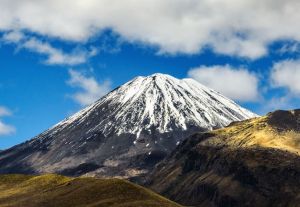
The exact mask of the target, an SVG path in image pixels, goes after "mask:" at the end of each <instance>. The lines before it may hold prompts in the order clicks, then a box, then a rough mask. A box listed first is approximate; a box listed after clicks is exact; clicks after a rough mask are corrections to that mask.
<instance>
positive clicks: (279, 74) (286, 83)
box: [271, 60, 300, 95]
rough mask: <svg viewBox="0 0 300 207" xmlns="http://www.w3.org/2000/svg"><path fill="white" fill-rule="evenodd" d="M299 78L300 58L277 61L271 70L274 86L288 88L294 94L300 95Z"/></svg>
mask: <svg viewBox="0 0 300 207" xmlns="http://www.w3.org/2000/svg"><path fill="white" fill-rule="evenodd" d="M299 78H300V60H285V61H281V62H277V63H275V64H274V66H273V68H272V70H271V82H272V86H273V87H284V88H287V89H288V90H289V91H290V92H291V93H292V94H294V95H300V81H299Z"/></svg>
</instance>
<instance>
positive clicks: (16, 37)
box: [2, 31, 25, 43]
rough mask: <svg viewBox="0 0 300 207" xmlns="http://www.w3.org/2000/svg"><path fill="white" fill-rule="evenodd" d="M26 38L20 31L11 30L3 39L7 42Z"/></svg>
mask: <svg viewBox="0 0 300 207" xmlns="http://www.w3.org/2000/svg"><path fill="white" fill-rule="evenodd" d="M24 38H25V36H24V34H23V33H22V32H20V31H11V32H7V33H5V34H4V35H3V37H2V40H3V41H4V42H6V43H18V42H20V41H21V40H23V39H24Z"/></svg>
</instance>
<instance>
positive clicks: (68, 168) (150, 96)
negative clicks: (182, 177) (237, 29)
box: [0, 74, 257, 177]
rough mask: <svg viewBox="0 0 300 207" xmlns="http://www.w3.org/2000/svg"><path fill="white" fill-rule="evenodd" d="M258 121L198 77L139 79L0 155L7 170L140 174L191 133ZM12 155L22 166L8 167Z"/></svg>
mask: <svg viewBox="0 0 300 207" xmlns="http://www.w3.org/2000/svg"><path fill="white" fill-rule="evenodd" d="M255 116H257V115H255V114H254V113H252V112H250V111H248V110H246V109H244V108H242V107H240V106H239V105H237V104H236V103H235V102H233V101H232V100H230V99H228V98H226V97H224V96H223V95H221V94H220V93H218V92H216V91H214V90H212V89H209V88H207V87H205V86H203V85H201V84H200V83H198V82H196V81H195V80H193V79H183V80H179V79H176V78H174V77H172V76H169V75H164V74H153V75H151V76H148V77H137V78H135V79H134V80H132V81H129V82H128V83H126V84H124V85H122V86H120V87H118V88H116V89H115V90H113V91H112V92H111V93H109V94H108V95H106V96H105V97H103V98H101V99H100V100H99V101H97V102H96V103H94V104H92V105H90V106H89V107H87V108H85V109H83V110H81V111H79V112H78V113H76V114H75V115H73V116H71V117H69V118H68V119H65V120H63V121H62V122H60V123H58V124H57V125H55V126H54V127H52V128H51V129H49V130H47V131H46V132H44V133H42V134H40V135H38V136H37V137H36V138H34V139H32V140H30V141H27V142H25V143H23V144H21V145H18V146H16V147H14V148H11V149H9V150H6V151H4V152H2V153H0V168H1V169H0V172H1V171H3V172H16V171H17V172H19V171H24V170H25V169H26V170H25V171H33V172H38V173H40V172H59V173H63V174H71V175H77V174H85V173H91V172H92V173H93V174H96V175H104V176H125V177H134V176H136V175H139V174H141V173H144V172H146V171H147V170H148V169H149V168H151V167H153V165H154V164H156V163H157V162H158V161H159V160H161V159H162V158H163V157H165V156H166V155H167V154H169V153H170V152H171V151H172V150H173V149H175V147H176V145H178V144H179V143H180V142H181V141H182V140H183V139H184V138H185V137H187V136H189V135H191V134H192V133H194V132H196V131H207V130H211V129H215V128H220V127H224V126H226V125H228V124H229V123H231V122H232V121H240V120H244V119H249V118H252V117H255ZM12 158H14V160H15V161H14V163H15V164H8V163H9V160H10V159H12ZM20 165H22V166H23V168H22V167H21V168H20V167H19V166H20Z"/></svg>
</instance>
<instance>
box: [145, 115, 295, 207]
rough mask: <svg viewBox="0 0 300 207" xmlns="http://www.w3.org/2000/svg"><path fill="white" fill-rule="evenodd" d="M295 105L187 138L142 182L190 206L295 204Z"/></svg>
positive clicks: (232, 206)
mask: <svg viewBox="0 0 300 207" xmlns="http://www.w3.org/2000/svg"><path fill="white" fill-rule="evenodd" d="M299 153H300V110H293V111H275V112H273V113H269V114H268V115H267V116H264V117H260V118H254V119H250V120H246V121H242V122H236V123H232V124H231V125H230V126H228V127H226V128H224V129H219V130H214V131H211V132H206V133H198V134H195V135H194V136H191V137H190V138H188V139H187V140H186V141H185V142H183V143H182V144H181V145H180V146H178V147H177V149H176V150H175V151H174V152H173V153H172V154H171V155H170V156H169V157H168V158H166V159H165V160H164V161H163V162H162V163H160V164H159V165H158V166H157V167H156V169H155V170H154V171H153V172H152V173H151V175H150V177H149V180H148V183H147V184H148V185H149V186H151V188H152V189H154V190H155V191H157V192H160V193H161V194H163V195H165V196H167V197H169V198H170V199H172V200H174V201H177V202H179V203H181V204H185V205H192V206H205V207H207V206H230V207H234V206H300V156H299Z"/></svg>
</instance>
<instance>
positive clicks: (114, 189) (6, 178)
mask: <svg viewBox="0 0 300 207" xmlns="http://www.w3.org/2000/svg"><path fill="white" fill-rule="evenodd" d="M0 206H2V207H4V206H5V207H18V206H20V207H25V206H26V207H41V206H43V207H139V206H140V207H157V206H161V207H180V206H179V205H177V204H175V203H173V202H171V201H169V200H167V199H165V198H163V197H161V196H159V195H158V194H155V193H153V192H151V191H149V190H147V189H145V188H142V187H140V186H137V185H134V184H132V183H130V182H127V181H123V180H119V179H107V180H100V179H95V178H69V177H63V176H58V175H42V176H27V175H1V176H0Z"/></svg>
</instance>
